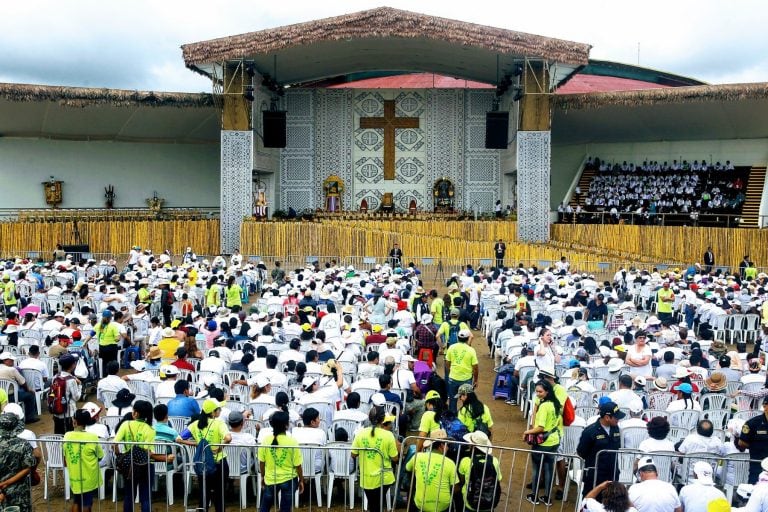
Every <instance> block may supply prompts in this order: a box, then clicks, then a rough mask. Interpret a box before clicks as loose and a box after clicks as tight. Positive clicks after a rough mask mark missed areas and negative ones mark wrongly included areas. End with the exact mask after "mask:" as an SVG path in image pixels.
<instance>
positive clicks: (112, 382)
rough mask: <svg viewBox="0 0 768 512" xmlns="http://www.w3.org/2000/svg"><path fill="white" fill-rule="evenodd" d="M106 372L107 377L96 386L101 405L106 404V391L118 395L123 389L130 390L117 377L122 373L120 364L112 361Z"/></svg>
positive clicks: (108, 364)
mask: <svg viewBox="0 0 768 512" xmlns="http://www.w3.org/2000/svg"><path fill="white" fill-rule="evenodd" d="M105 370H106V372H107V376H106V377H104V378H102V379H100V380H99V383H98V384H97V385H96V399H97V400H98V401H99V402H101V403H104V400H105V398H104V392H105V391H113V392H115V393H117V392H118V391H120V390H121V389H128V384H126V382H125V381H124V380H123V379H122V378H121V377H120V376H118V375H117V374H118V372H120V363H118V362H117V361H110V362H109V363H107V367H106V369H105ZM174 396H175V395H174Z"/></svg>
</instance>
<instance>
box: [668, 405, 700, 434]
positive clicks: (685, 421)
mask: <svg viewBox="0 0 768 512" xmlns="http://www.w3.org/2000/svg"><path fill="white" fill-rule="evenodd" d="M699 416H701V413H700V412H699V411H694V410H693V409H686V410H684V411H674V412H670V413H669V416H668V417H667V418H668V419H669V424H670V425H672V426H673V427H682V428H686V429H688V430H691V429H693V428H696V424H697V423H698V422H699Z"/></svg>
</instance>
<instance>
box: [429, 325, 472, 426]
mask: <svg viewBox="0 0 768 512" xmlns="http://www.w3.org/2000/svg"><path fill="white" fill-rule="evenodd" d="M443 325H445V324H443ZM440 329H441V330H442V327H441V328H440ZM438 336H439V333H438ZM471 339H472V333H471V332H470V330H469V329H461V330H460V331H459V333H458V340H459V342H458V343H454V344H453V345H450V346H449V347H448V350H446V351H445V373H446V376H447V378H448V379H447V380H448V400H449V408H450V409H451V410H452V411H454V412H456V394H457V393H458V391H459V387H461V385H462V384H471V385H472V387H476V386H477V379H478V374H479V367H478V362H477V352H475V349H474V348H472V347H471V346H470V342H471Z"/></svg>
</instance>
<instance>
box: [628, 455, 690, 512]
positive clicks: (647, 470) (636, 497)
mask: <svg viewBox="0 0 768 512" xmlns="http://www.w3.org/2000/svg"><path fill="white" fill-rule="evenodd" d="M637 478H638V480H640V483H637V484H633V485H632V486H631V487H630V488H629V501H631V502H632V504H633V505H634V506H635V508H636V509H637V511H638V512H654V511H657V510H674V511H677V512H680V511H681V510H682V509H683V508H682V506H681V503H680V498H679V497H678V495H677V489H675V487H674V486H673V485H672V484H670V483H669V482H665V481H663V480H661V479H659V474H658V469H657V467H656V463H655V462H654V461H653V458H651V457H649V456H644V457H640V459H638V461H637ZM691 510H703V509H691ZM704 510H705V509H704Z"/></svg>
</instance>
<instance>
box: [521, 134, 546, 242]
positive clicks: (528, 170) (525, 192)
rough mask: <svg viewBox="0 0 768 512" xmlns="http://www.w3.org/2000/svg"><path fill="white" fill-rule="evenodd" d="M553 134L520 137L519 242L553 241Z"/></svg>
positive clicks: (523, 135)
mask: <svg viewBox="0 0 768 512" xmlns="http://www.w3.org/2000/svg"><path fill="white" fill-rule="evenodd" d="M550 152H551V137H550V132H548V131H546V132H523V131H521V132H518V133H517V200H518V203H517V238H518V240H521V241H524V242H547V241H548V240H549V187H550V183H549V182H550Z"/></svg>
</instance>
